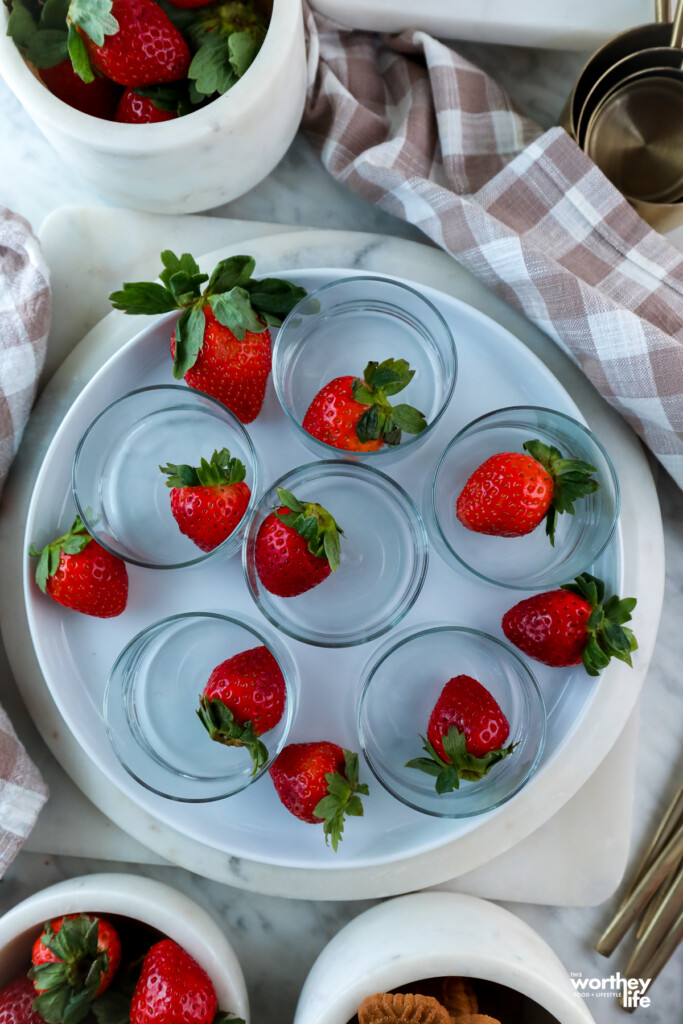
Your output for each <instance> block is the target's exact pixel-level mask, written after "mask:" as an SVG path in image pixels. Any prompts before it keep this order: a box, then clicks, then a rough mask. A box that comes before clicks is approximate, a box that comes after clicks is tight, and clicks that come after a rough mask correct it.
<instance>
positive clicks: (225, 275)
mask: <svg viewBox="0 0 683 1024" xmlns="http://www.w3.org/2000/svg"><path fill="white" fill-rule="evenodd" d="M255 266H256V261H255V259H254V257H253V256H230V257H229V258H228V259H225V260H221V261H220V263H218V264H217V265H216V267H215V269H214V272H213V274H212V275H211V277H210V278H209V283H208V285H207V288H206V292H207V294H208V295H213V294H214V293H216V294H218V293H219V292H229V291H232V289H233V288H236V287H240V288H245V287H246V286H247V284H248V283H249V281H250V279H251V275H252V274H253V273H254V268H255Z"/></svg>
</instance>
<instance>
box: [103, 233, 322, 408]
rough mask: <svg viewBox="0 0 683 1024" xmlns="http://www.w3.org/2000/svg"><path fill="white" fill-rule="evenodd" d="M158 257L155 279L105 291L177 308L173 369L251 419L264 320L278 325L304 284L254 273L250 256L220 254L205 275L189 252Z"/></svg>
mask: <svg viewBox="0 0 683 1024" xmlns="http://www.w3.org/2000/svg"><path fill="white" fill-rule="evenodd" d="M161 260H162V263H163V264H164V270H163V271H162V273H161V275H160V276H161V281H162V283H161V284H158V283H155V282H144V281H143V282H137V283H132V284H124V286H123V289H122V290H121V291H118V292H112V294H111V295H110V296H109V298H110V300H111V302H112V304H113V305H114V307H115V309H121V310H123V311H124V312H125V313H131V314H139V313H150V314H159V313H165V312H167V311H168V310H171V309H180V310H182V312H181V315H180V318H179V319H178V322H177V324H176V326H175V330H174V331H173V337H172V339H171V354H172V356H173V376H174V377H175V378H176V379H177V380H181V379H182V378H184V379H185V381H186V382H187V383H188V384H189V385H190V387H192V388H197V389H198V390H199V391H204V392H205V393H206V394H208V395H213V397H214V398H217V399H218V400H219V401H220V402H223V404H224V405H226V406H227V407H228V408H229V409H231V410H232V411H233V412H234V413H235V415H236V416H237V417H238V418H239V419H240V420H241V421H242V422H243V423H250V422H251V421H252V420H253V419H255V418H256V416H258V414H259V412H260V410H261V406H262V404H263V399H264V397H265V393H266V382H267V380H268V374H269V373H270V365H271V352H270V332H269V330H268V325H271V326H279V325H280V324H281V323H282V318H283V317H285V316H286V315H287V313H288V312H289V311H290V310H291V309H293V308H294V306H295V305H296V304H297V302H299V300H300V299H302V298H303V297H304V295H305V294H306V291H305V289H304V288H299V287H297V286H296V285H294V284H291V283H290V282H289V281H283V280H280V279H279V278H274V277H270V278H265V279H263V280H260V281H256V280H254V279H253V278H252V276H251V275H252V272H253V270H254V266H255V264H254V260H253V259H252V258H251V257H250V256H232V257H230V258H229V259H226V260H221V262H220V263H219V264H218V266H217V267H216V268H215V270H214V272H213V274H212V275H211V277H210V278H209V277H208V275H207V274H202V273H200V270H199V267H198V265H197V264H196V262H195V261H194V259H193V258H192V256H190V255H189V254H188V253H184V254H183V255H182V256H180V257H178V256H176V255H174V253H172V252H170V251H168V250H167V251H166V252H162V254H161ZM207 280H208V284H207V286H206V288H204V290H203V291H201V285H202V284H203V283H204V282H205V281H207Z"/></svg>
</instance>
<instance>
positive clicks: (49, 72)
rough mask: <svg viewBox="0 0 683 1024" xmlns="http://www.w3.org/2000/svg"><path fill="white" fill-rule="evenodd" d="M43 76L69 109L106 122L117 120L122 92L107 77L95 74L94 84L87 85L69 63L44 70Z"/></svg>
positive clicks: (52, 91)
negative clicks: (117, 107)
mask: <svg viewBox="0 0 683 1024" xmlns="http://www.w3.org/2000/svg"><path fill="white" fill-rule="evenodd" d="M40 77H41V79H42V81H43V82H44V83H45V85H46V86H47V87H48V89H49V90H50V92H51V93H52V94H53V96H57V97H58V99H60V100H63V101H64V103H68V104H69V106H70V107H74V108H75V109H76V110H80V111H81V112H82V113H83V114H90V115H91V116H92V117H101V118H103V119H104V120H105V121H111V120H112V118H113V117H114V114H115V111H116V104H117V103H118V100H119V96H120V95H121V89H120V87H119V86H118V85H116V84H115V83H114V82H111V81H110V80H109V79H108V78H104V77H103V76H102V75H95V77H94V78H93V80H92V82H88V83H86V82H84V81H83V79H82V78H80V77H79V76H78V75H77V74H76V72H75V71H74V69H73V67H72V66H71V61H69V60H63V61H61V63H59V64H55V65H54V67H51V68H42V69H41V71H40Z"/></svg>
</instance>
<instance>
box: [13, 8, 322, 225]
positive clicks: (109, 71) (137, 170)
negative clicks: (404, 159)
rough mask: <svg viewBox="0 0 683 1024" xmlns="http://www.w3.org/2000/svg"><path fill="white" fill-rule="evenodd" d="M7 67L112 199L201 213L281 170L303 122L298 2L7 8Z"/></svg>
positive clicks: (48, 129)
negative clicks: (274, 171) (279, 168)
mask: <svg viewBox="0 0 683 1024" xmlns="http://www.w3.org/2000/svg"><path fill="white" fill-rule="evenodd" d="M0 68H1V69H2V75H3V77H4V78H5V80H6V82H7V84H8V85H9V87H10V89H12V91H13V92H14V93H15V95H16V96H17V98H18V99H19V100H20V102H21V103H22V104H23V106H24V107H25V108H26V110H27V112H28V113H29V115H30V116H31V117H32V118H33V120H34V121H35V123H36V125H37V126H38V128H39V129H40V130H41V131H42V133H43V134H44V135H45V136H46V138H47V139H48V140H49V141H50V142H51V143H52V145H53V146H54V147H55V149H56V150H57V152H58V153H59V154H60V156H61V157H62V158H63V159H64V160H65V162H66V163H67V164H69V165H70V167H71V168H72V169H73V170H74V171H75V172H76V173H77V174H78V175H79V176H80V177H81V178H83V179H84V180H85V181H87V182H88V183H89V184H90V185H92V186H94V187H95V188H96V189H97V190H98V191H99V192H100V193H101V194H102V195H103V196H105V197H106V198H107V199H110V200H112V201H114V202H116V203H120V204H121V205H123V206H129V207H132V208H134V209H139V210H147V211H149V212H152V213H192V212H196V211H198V210H206V209H209V208H211V207H214V206H218V205H220V204H221V203H225V202H229V201H230V200H231V199H234V198H236V197H237V196H239V195H242V194H243V193H244V192H246V191H248V190H249V189H250V188H252V187H253V186H254V185H256V184H257V183H258V182H259V181H261V180H262V179H263V178H264V177H266V175H267V174H269V173H270V171H271V170H272V169H273V167H275V165H276V164H277V163H278V162H279V160H280V159H281V158H282V156H284V154H285V152H286V150H287V149H288V147H289V145H290V143H291V141H292V139H293V138H294V135H295V133H296V130H297V128H298V125H299V121H300V119H301V114H302V111H303V105H304V96H305V50H304V33H303V20H302V12H301V4H300V2H299V0H168V2H167V0H159V2H157V0H46V2H42V0H10V2H9V3H8V4H7V5H3V6H2V10H1V11H0Z"/></svg>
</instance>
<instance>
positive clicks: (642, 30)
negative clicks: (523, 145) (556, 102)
mask: <svg viewBox="0 0 683 1024" xmlns="http://www.w3.org/2000/svg"><path fill="white" fill-rule="evenodd" d="M670 38H671V24H670V5H669V2H668V0H658V2H657V3H655V21H654V22H653V23H651V24H648V25H637V26H636V27H635V28H630V29H628V30H627V31H626V32H621V33H620V34H619V35H618V36H615V37H614V38H613V39H610V40H609V41H608V42H606V43H605V44H604V46H601V47H600V49H599V50H596V51H595V53H594V54H593V55H592V57H590V59H589V60H588V61H587V63H586V64H585V65H584V67H583V69H582V71H581V73H580V74H579V77H578V79H577V80H576V84H575V86H574V88H573V89H572V91H571V94H570V96H569V99H568V100H567V102H566V104H565V106H564V110H563V111H562V113H561V114H560V124H561V125H562V127H563V128H564V129H565V130H566V131H568V132H569V134H570V135H573V136H574V138H576V121H577V118H578V116H579V114H580V113H581V109H582V107H583V105H584V103H585V102H586V99H587V98H588V94H589V92H590V91H591V89H592V88H593V85H594V84H595V82H596V81H597V80H598V79H599V78H601V77H602V75H604V74H605V72H606V71H609V69H610V68H611V67H612V66H613V65H614V64H616V62H617V61H620V60H622V59H623V58H624V57H628V56H629V55H630V54H632V53H638V52H639V51H641V50H644V49H651V48H653V47H659V46H667V45H668V43H669V40H670Z"/></svg>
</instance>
